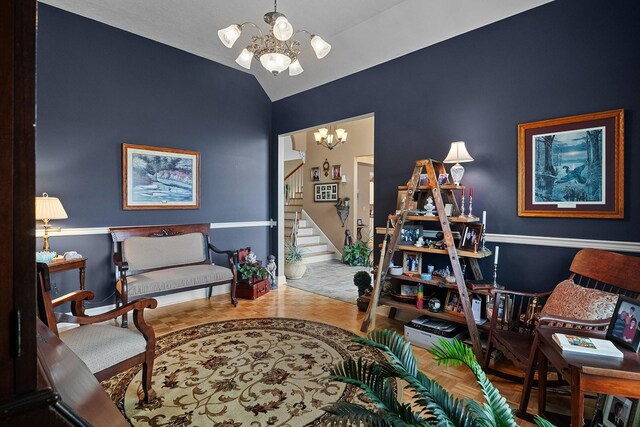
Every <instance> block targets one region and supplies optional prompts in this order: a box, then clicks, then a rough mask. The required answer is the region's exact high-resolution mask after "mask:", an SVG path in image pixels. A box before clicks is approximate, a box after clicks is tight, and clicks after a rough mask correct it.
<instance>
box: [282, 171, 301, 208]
mask: <svg viewBox="0 0 640 427" xmlns="http://www.w3.org/2000/svg"><path fill="white" fill-rule="evenodd" d="M302 166H303V164H300V165H299V166H298V167H297V168H295V169H294V170H293V171H292V172H291V173H290V174H289V175H287V177H286V178H285V179H284V189H285V198H286V200H287V203H288V201H289V199H290V198H292V197H294V196H295V195H296V194H297V193H302V191H303V186H304V176H303V173H304V168H303V167H302Z"/></svg>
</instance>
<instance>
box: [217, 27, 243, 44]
mask: <svg viewBox="0 0 640 427" xmlns="http://www.w3.org/2000/svg"><path fill="white" fill-rule="evenodd" d="M240 34H242V30H241V29H240V26H239V25H237V24H233V25H229V26H228V27H227V28H223V29H222V30H219V31H218V37H220V41H221V42H222V44H224V45H225V46H226V47H228V48H231V47H232V46H233V44H234V43H235V42H236V40H238V37H240Z"/></svg>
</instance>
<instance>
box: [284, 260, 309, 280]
mask: <svg viewBox="0 0 640 427" xmlns="http://www.w3.org/2000/svg"><path fill="white" fill-rule="evenodd" d="M305 271H307V265H306V264H305V263H304V261H302V262H286V261H285V263H284V275H285V277H286V278H287V279H291V280H295V279H299V278H301V277H302V276H304V273H305Z"/></svg>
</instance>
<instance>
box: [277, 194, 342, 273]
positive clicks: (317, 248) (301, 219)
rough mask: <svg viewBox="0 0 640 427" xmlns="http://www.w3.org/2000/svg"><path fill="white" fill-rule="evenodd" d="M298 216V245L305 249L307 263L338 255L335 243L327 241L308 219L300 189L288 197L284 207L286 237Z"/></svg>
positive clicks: (286, 237) (325, 259) (289, 234)
mask: <svg viewBox="0 0 640 427" xmlns="http://www.w3.org/2000/svg"><path fill="white" fill-rule="evenodd" d="M296 215H297V218H298V234H297V241H298V247H299V248H302V250H303V251H304V260H305V262H306V263H307V264H313V263H316V262H320V261H328V260H330V259H334V258H335V257H336V256H338V253H337V252H336V251H335V250H332V249H333V245H330V244H328V243H327V240H326V238H325V237H324V236H323V235H322V233H321V232H320V230H318V228H317V227H316V226H315V224H313V223H312V221H310V220H309V219H308V216H307V215H306V213H305V212H303V210H302V192H300V191H298V192H295V193H293V194H292V196H291V197H289V198H288V199H287V204H286V205H285V207H284V237H285V239H288V238H289V237H290V236H291V232H292V231H293V222H294V221H295V219H296Z"/></svg>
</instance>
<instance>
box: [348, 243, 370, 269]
mask: <svg viewBox="0 0 640 427" xmlns="http://www.w3.org/2000/svg"><path fill="white" fill-rule="evenodd" d="M370 255H371V249H369V247H368V246H367V244H366V243H364V242H361V241H360V240H358V241H357V242H355V243H354V244H353V245H351V246H345V247H343V248H342V262H344V263H346V264H349V265H359V266H363V267H370V266H371V261H370V260H369V256H370Z"/></svg>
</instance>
